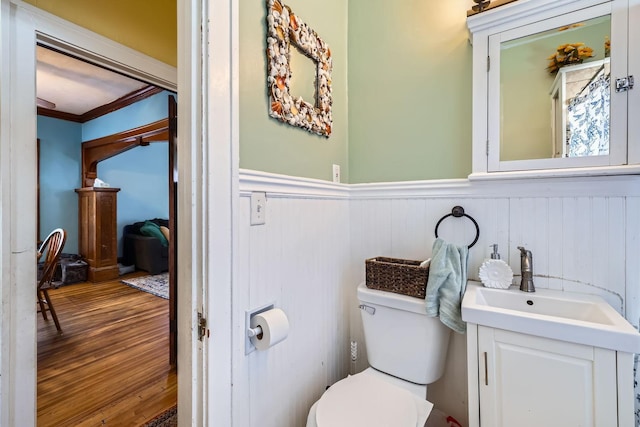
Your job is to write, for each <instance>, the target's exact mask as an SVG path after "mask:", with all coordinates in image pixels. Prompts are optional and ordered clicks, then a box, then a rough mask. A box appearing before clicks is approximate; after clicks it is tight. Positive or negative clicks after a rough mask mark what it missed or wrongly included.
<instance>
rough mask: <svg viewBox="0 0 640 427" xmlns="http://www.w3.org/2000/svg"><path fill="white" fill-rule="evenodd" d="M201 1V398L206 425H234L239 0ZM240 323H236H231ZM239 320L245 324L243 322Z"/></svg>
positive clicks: (239, 317)
mask: <svg viewBox="0 0 640 427" xmlns="http://www.w3.org/2000/svg"><path fill="white" fill-rule="evenodd" d="M200 1H202V8H203V9H202V11H203V13H202V15H203V18H204V20H205V21H204V22H206V24H203V34H202V40H203V44H204V45H203V47H202V57H201V58H202V67H203V69H202V80H203V87H202V94H203V96H204V98H203V100H202V131H203V136H204V139H203V141H202V142H203V148H202V149H203V151H204V153H203V155H204V157H203V159H202V160H203V162H202V163H203V164H202V165H203V168H202V176H203V178H202V179H203V188H202V195H201V196H202V206H201V207H200V208H201V209H202V211H201V214H202V218H203V222H202V224H201V226H202V227H201V228H200V229H199V231H200V233H201V235H202V236H201V239H202V242H203V245H202V251H203V252H202V255H203V269H204V275H203V283H204V286H205V295H204V313H205V317H206V318H207V323H208V324H209V325H211V329H210V338H205V343H204V345H205V377H206V384H205V393H204V394H205V396H204V401H203V403H204V404H205V405H206V407H205V414H204V419H203V424H201V425H211V426H233V412H234V406H237V405H243V404H245V403H246V402H234V400H233V381H232V379H233V360H232V359H233V346H232V344H233V334H232V331H235V330H236V329H235V328H234V325H235V323H234V322H240V321H242V322H244V316H238V315H237V313H233V311H232V302H233V288H234V286H233V284H234V281H235V280H236V275H235V274H234V273H235V272H236V271H237V267H236V264H237V261H236V259H235V257H234V255H235V253H236V251H237V246H238V244H237V241H236V239H237V235H238V225H237V223H236V221H235V220H236V218H237V215H236V209H237V207H236V203H237V198H238V140H239V126H238V123H239V110H238V105H239V103H238V100H239V95H238V80H239V60H238V47H239V46H238V42H239V28H238V25H237V24H238V22H239V17H238V13H239V12H238V7H239V5H238V1H237V0H200ZM234 316H237V317H234ZM240 319H242V320H240Z"/></svg>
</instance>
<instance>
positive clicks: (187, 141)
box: [177, 0, 207, 426]
mask: <svg viewBox="0 0 640 427" xmlns="http://www.w3.org/2000/svg"><path fill="white" fill-rule="evenodd" d="M177 8H178V9H177V20H178V52H177V53H178V58H177V60H178V70H177V82H178V156H177V166H178V195H179V197H178V199H177V202H178V206H177V210H178V215H177V219H178V229H179V230H184V231H185V232H183V233H178V242H177V244H178V254H179V255H178V256H179V268H178V277H177V280H178V283H179V284H190V285H191V286H178V301H180V303H179V305H180V309H179V310H178V313H177V315H178V318H177V322H178V324H177V327H178V337H179V340H178V366H179V367H180V373H179V374H178V423H179V425H181V426H182V425H184V426H201V425H205V424H204V423H203V418H204V416H205V415H204V411H206V409H205V408H206V407H207V406H206V402H205V397H204V392H203V388H204V375H203V372H204V371H205V370H204V361H203V359H204V355H203V347H202V345H201V343H200V341H198V337H197V328H194V327H193V325H195V324H197V318H198V316H197V312H198V310H200V309H201V307H202V293H203V289H202V287H203V284H204V281H203V280H202V263H203V261H202V257H203V254H202V233H201V230H202V216H203V214H202V204H201V203H200V189H201V188H202V152H201V150H202V130H201V123H202V120H201V116H200V112H201V97H202V74H201V67H200V66H201V43H202V39H201V27H202V9H201V4H200V1H199V0H178V4H177ZM187 307H188V309H186V308H187ZM183 308H185V309H183Z"/></svg>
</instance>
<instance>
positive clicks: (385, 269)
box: [365, 257, 429, 299]
mask: <svg viewBox="0 0 640 427" xmlns="http://www.w3.org/2000/svg"><path fill="white" fill-rule="evenodd" d="M420 263H421V261H412V260H407V259H397V258H384V257H376V258H371V259H368V260H366V261H365V270H366V285H367V288H371V289H377V290H381V291H387V292H395V293H397V294H403V295H408V296H410V297H415V298H422V299H424V297H425V294H426V288H427V278H428V277H429V267H420Z"/></svg>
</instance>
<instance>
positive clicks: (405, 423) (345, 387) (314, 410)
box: [307, 368, 433, 427]
mask: <svg viewBox="0 0 640 427" xmlns="http://www.w3.org/2000/svg"><path fill="white" fill-rule="evenodd" d="M425 393H426V387H425V386H420V385H418V384H412V383H408V382H406V381H402V380H399V379H398V378H395V377H392V376H390V375H387V374H384V373H382V372H379V371H376V370H375V369H373V368H368V369H366V370H365V371H363V372H361V373H359V374H356V375H352V376H349V377H347V378H345V379H343V380H340V381H338V382H337V383H335V384H334V385H332V386H331V387H330V388H329V389H328V390H327V391H326V392H325V393H324V394H323V395H322V397H321V398H320V400H318V401H317V402H316V403H314V404H313V406H312V407H311V410H310V411H309V416H308V417H307V427H325V426H330V427H359V426H363V427H364V426H366V427H389V426H394V427H422V426H424V425H425V422H426V420H427V418H428V417H429V414H430V413H431V409H433V404H432V403H431V402H429V401H427V400H426V399H425V398H424V396H425Z"/></svg>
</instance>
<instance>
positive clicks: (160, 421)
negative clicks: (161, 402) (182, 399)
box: [142, 406, 178, 427]
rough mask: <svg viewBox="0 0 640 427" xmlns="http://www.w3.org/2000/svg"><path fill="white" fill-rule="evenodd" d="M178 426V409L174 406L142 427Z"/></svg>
mask: <svg viewBox="0 0 640 427" xmlns="http://www.w3.org/2000/svg"><path fill="white" fill-rule="evenodd" d="M177 426H178V407H177V406H174V407H173V408H171V409H168V410H166V411H164V412H163V413H161V414H160V415H158V416H157V417H155V418H154V419H152V420H151V421H149V422H147V423H146V424H143V426H142V427H177Z"/></svg>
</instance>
